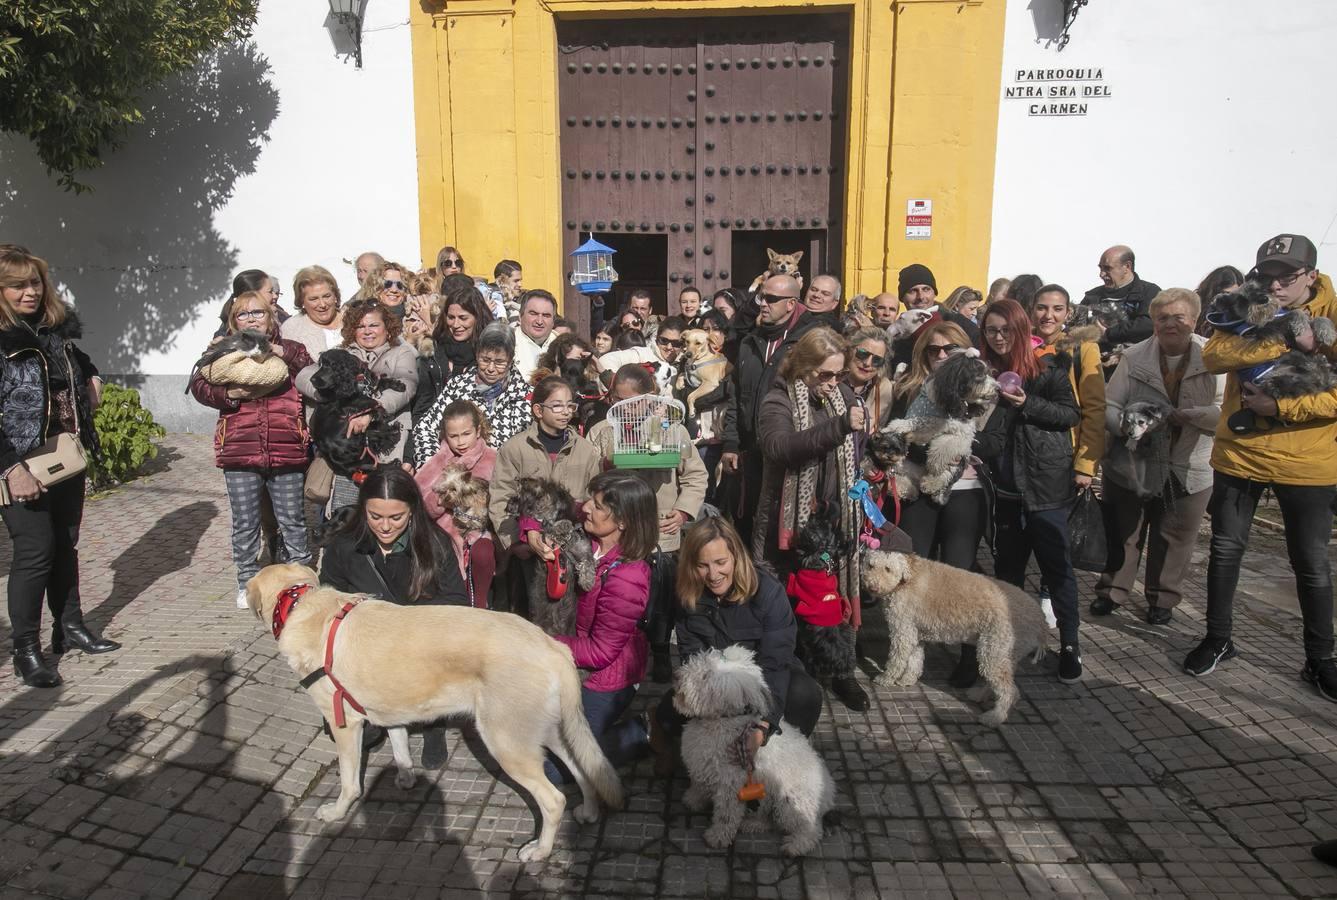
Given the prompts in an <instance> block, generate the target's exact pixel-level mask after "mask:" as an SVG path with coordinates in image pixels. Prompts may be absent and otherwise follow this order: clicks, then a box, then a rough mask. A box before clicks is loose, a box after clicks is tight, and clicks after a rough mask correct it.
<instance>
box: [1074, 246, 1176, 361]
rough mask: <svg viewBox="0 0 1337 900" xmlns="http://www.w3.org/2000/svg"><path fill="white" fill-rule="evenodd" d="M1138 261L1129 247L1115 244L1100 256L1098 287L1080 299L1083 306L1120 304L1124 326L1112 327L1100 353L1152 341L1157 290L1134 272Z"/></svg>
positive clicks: (1158, 290) (1102, 343)
mask: <svg viewBox="0 0 1337 900" xmlns="http://www.w3.org/2000/svg"><path fill="white" fill-rule="evenodd" d="M1136 265H1137V257H1136V256H1135V255H1134V254H1133V250H1132V248H1131V247H1125V246H1124V245H1123V244H1118V245H1116V246H1114V247H1111V248H1109V249H1108V250H1106V251H1105V252H1104V253H1102V254H1100V262H1099V264H1098V265H1097V268H1098V269H1099V270H1100V284H1099V286H1097V287H1093V288H1091V290H1089V291H1087V292H1086V294H1085V295H1084V296H1083V297H1082V306H1094V305H1098V304H1101V303H1119V304H1121V305H1122V306H1123V311H1124V313H1126V314H1127V316H1128V321H1127V322H1120V323H1119V324H1117V325H1111V326H1110V327H1109V328H1108V329H1106V331H1105V333H1104V334H1103V335H1102V336H1101V338H1100V349H1101V351H1103V352H1105V353H1108V352H1109V351H1111V350H1113V349H1114V348H1115V347H1117V346H1119V345H1120V344H1136V343H1139V342H1141V341H1145V340H1146V339H1147V338H1149V337H1151V332H1152V330H1153V328H1152V323H1151V301H1152V300H1155V299H1156V295H1157V294H1159V293H1160V292H1161V289H1160V286H1159V285H1156V284H1152V283H1151V282H1150V281H1143V280H1142V278H1141V277H1140V276H1139V275H1138V274H1137V271H1136Z"/></svg>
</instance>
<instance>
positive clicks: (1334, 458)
mask: <svg viewBox="0 0 1337 900" xmlns="http://www.w3.org/2000/svg"><path fill="white" fill-rule="evenodd" d="M1317 265H1318V251H1317V249H1316V248H1315V247H1314V244H1313V242H1312V241H1310V240H1309V239H1308V238H1306V237H1304V236H1302V235H1298V234H1279V235H1277V236H1276V237H1274V238H1272V239H1270V240H1268V241H1265V242H1264V243H1263V245H1262V246H1261V247H1259V248H1258V255H1257V265H1256V266H1255V268H1254V270H1253V271H1252V272H1250V273H1249V278H1251V279H1253V280H1256V281H1259V282H1261V283H1262V284H1263V285H1265V286H1266V287H1267V288H1268V289H1269V291H1270V292H1271V294H1272V297H1273V299H1275V300H1276V301H1277V303H1278V304H1280V306H1281V307H1282V308H1283V309H1304V310H1306V311H1307V312H1308V313H1309V314H1310V315H1311V316H1326V317H1328V318H1333V317H1335V316H1337V295H1334V293H1333V287H1332V280H1331V279H1330V278H1329V277H1328V276H1327V275H1322V274H1320V273H1319V271H1318V269H1317ZM1290 350H1301V351H1304V352H1320V353H1322V354H1323V355H1324V356H1326V357H1327V358H1328V360H1329V361H1330V362H1331V361H1333V360H1334V359H1337V353H1335V352H1334V348H1333V347H1331V346H1317V347H1316V346H1315V342H1314V338H1313V335H1312V334H1308V335H1306V336H1305V338H1304V339H1301V340H1299V341H1297V342H1296V346H1294V347H1291V346H1288V345H1287V344H1286V343H1284V342H1282V341H1280V340H1273V341H1258V340H1250V339H1249V338H1248V337H1242V336H1239V335H1235V334H1231V333H1228V332H1225V331H1220V330H1218V331H1216V332H1215V333H1213V335H1212V337H1211V339H1210V340H1209V341H1208V342H1207V346H1206V347H1204V348H1203V351H1202V361H1203V364H1204V365H1205V366H1206V367H1207V370H1208V371H1209V372H1212V373H1215V374H1220V373H1225V374H1226V392H1225V400H1224V402H1223V403H1222V404H1221V419H1220V424H1219V425H1218V426H1217V429H1216V438H1215V442H1214V445H1213V447H1212V469H1213V470H1214V472H1213V480H1212V496H1211V500H1210V501H1208V505H1207V512H1208V514H1209V515H1210V516H1211V517H1212V540H1211V551H1210V555H1209V557H1208V562H1207V637H1206V638H1204V639H1203V641H1202V643H1200V644H1199V645H1198V646H1197V647H1196V648H1195V649H1194V650H1193V652H1192V653H1190V654H1189V655H1188V658H1187V659H1185V660H1184V669H1185V671H1187V672H1188V673H1189V674H1190V675H1206V674H1208V673H1210V672H1211V671H1212V670H1213V669H1215V668H1216V666H1217V664H1218V663H1220V662H1224V661H1225V660H1228V659H1231V658H1232V657H1234V656H1235V655H1236V651H1235V645H1234V643H1233V642H1232V641H1231V624H1232V621H1231V611H1232V607H1233V605H1234V600H1235V588H1236V585H1237V584H1238V582H1239V572H1240V563H1241V561H1242V559H1243V557H1244V550H1245V548H1246V547H1247V546H1248V542H1249V528H1250V526H1251V525H1252V523H1253V515H1254V510H1255V509H1256V508H1257V506H1258V500H1259V497H1261V496H1262V493H1263V491H1264V489H1267V488H1270V489H1271V491H1272V495H1273V496H1274V497H1276V500H1277V504H1278V505H1279V506H1280V507H1281V517H1282V521H1283V522H1285V525H1286V549H1287V552H1288V555H1289V557H1290V561H1291V569H1292V571H1294V572H1295V588H1296V594H1297V595H1298V597H1299V600H1300V611H1301V614H1302V616H1303V618H1304V651H1305V665H1304V669H1303V670H1301V672H1300V677H1301V678H1302V679H1303V680H1305V681H1307V682H1309V683H1310V684H1312V685H1314V687H1315V688H1316V689H1317V691H1318V693H1319V695H1320V696H1322V697H1323V698H1324V699H1327V700H1330V701H1333V702H1337V663H1334V662H1333V629H1332V566H1331V564H1330V563H1329V560H1328V540H1329V537H1330V534H1331V530H1332V516H1333V501H1334V499H1337V390H1330V391H1325V392H1323V393H1320V394H1310V395H1308V396H1304V397H1293V398H1282V399H1273V398H1271V397H1269V396H1267V395H1266V394H1263V393H1262V392H1261V391H1258V390H1257V389H1256V388H1254V387H1253V385H1243V386H1241V384H1240V379H1239V376H1238V374H1236V373H1237V371H1238V370H1239V369H1244V368H1248V367H1250V366H1257V365H1261V364H1264V363H1268V362H1271V361H1272V360H1274V359H1277V358H1278V357H1280V356H1281V355H1282V354H1284V353H1286V352H1288V351H1290ZM1241 407H1246V408H1248V409H1250V410H1252V411H1253V413H1254V414H1255V415H1256V416H1259V417H1265V418H1266V419H1269V420H1273V421H1271V422H1269V423H1266V424H1267V425H1270V427H1262V428H1259V429H1257V430H1255V431H1252V432H1249V433H1246V434H1239V433H1236V432H1235V431H1233V430H1232V429H1231V428H1230V427H1229V424H1228V420H1229V418H1230V416H1231V415H1232V414H1234V413H1235V412H1237V411H1238V410H1239V409H1240V408H1241Z"/></svg>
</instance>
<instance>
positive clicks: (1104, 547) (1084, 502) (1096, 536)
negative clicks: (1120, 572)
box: [1068, 488, 1109, 572]
mask: <svg viewBox="0 0 1337 900" xmlns="http://www.w3.org/2000/svg"><path fill="white" fill-rule="evenodd" d="M1068 534H1070V535H1071V539H1070V544H1069V553H1070V555H1071V557H1072V567H1073V568H1074V569H1082V570H1083V571H1086V572H1104V571H1105V565H1106V563H1107V562H1108V561H1109V544H1108V543H1107V541H1106V538H1105V514H1104V511H1103V510H1102V509H1101V507H1100V500H1099V499H1098V498H1097V497H1096V494H1095V491H1093V490H1091V489H1090V488H1085V489H1083V491H1082V492H1081V493H1080V494H1078V495H1077V501H1076V502H1075V503H1073V505H1072V510H1071V511H1070V512H1069V513H1068Z"/></svg>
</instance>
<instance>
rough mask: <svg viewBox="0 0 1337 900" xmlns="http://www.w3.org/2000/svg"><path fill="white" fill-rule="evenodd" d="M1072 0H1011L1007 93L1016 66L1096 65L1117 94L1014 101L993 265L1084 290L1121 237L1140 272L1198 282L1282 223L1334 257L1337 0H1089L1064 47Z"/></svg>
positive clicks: (1007, 117) (1161, 279) (996, 271)
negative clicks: (1073, 103)
mask: <svg viewBox="0 0 1337 900" xmlns="http://www.w3.org/2000/svg"><path fill="white" fill-rule="evenodd" d="M1060 7H1061V3H1060V0H1010V2H1009V3H1008V8H1007V25H1006V36H1005V42H1004V52H1003V89H1004V92H1006V89H1007V87H1009V86H1011V85H1013V84H1015V79H1016V72H1017V70H1018V69H1039V68H1043V69H1052V68H1060V67H1061V68H1065V69H1067V68H1092V67H1099V68H1101V69H1103V74H1104V83H1105V84H1107V85H1108V86H1109V90H1110V97H1109V98H1107V99H1106V98H1097V99H1093V100H1091V101H1089V105H1088V112H1087V115H1085V116H1071V117H1063V118H1058V117H1053V118H1043V117H1032V116H1029V115H1028V114H1027V113H1028V106H1029V103H1030V101H1026V100H1016V99H1013V100H1009V99H1006V96H1005V97H1004V99H1003V100H1002V101H1001V109H1000V113H999V128H998V157H997V175H996V182H995V187H994V206H993V243H992V257H991V262H990V267H989V272H990V276H991V277H998V276H1007V277H1011V276H1013V275H1017V274H1020V273H1022V272H1035V273H1037V274H1039V275H1040V276H1041V277H1042V278H1045V279H1046V280H1049V281H1057V282H1058V283H1060V284H1063V285H1064V286H1066V287H1067V288H1069V290H1070V291H1072V292H1073V293H1075V294H1077V295H1079V296H1080V293H1081V292H1082V291H1084V290H1086V289H1088V288H1090V287H1094V286H1095V285H1097V284H1099V278H1098V276H1097V272H1096V261H1097V259H1098V257H1099V255H1100V253H1101V251H1102V250H1104V249H1105V248H1106V247H1108V246H1110V245H1111V244H1118V243H1126V244H1129V245H1130V246H1132V248H1133V249H1134V251H1135V252H1136V253H1137V268H1138V273H1139V274H1140V275H1142V277H1144V278H1146V279H1148V280H1150V281H1153V282H1156V283H1157V284H1159V285H1161V286H1162V287H1171V286H1179V287H1190V288H1192V287H1196V286H1197V284H1198V282H1199V280H1201V278H1202V277H1203V276H1204V275H1205V274H1206V273H1207V272H1209V271H1210V270H1211V269H1213V268H1215V267H1216V266H1219V265H1225V264H1233V265H1236V266H1238V267H1239V268H1241V269H1242V270H1245V271H1247V270H1248V269H1249V267H1250V266H1252V265H1253V261H1254V253H1255V251H1256V250H1257V248H1258V245H1259V244H1261V243H1262V242H1263V241H1264V240H1266V239H1267V238H1268V237H1271V236H1272V235H1274V234H1277V233H1280V232H1296V233H1300V234H1305V235H1307V236H1309V237H1310V238H1311V239H1312V240H1313V241H1314V242H1315V243H1316V244H1317V245H1318V248H1319V265H1320V267H1321V268H1322V267H1324V265H1325V263H1326V266H1327V268H1329V269H1332V270H1337V226H1335V225H1334V221H1335V220H1337V167H1334V166H1333V164H1332V158H1333V152H1334V148H1335V147H1337V106H1335V105H1334V103H1333V100H1332V97H1331V90H1332V86H1333V85H1334V84H1337V55H1334V52H1333V51H1334V48H1335V47H1337V3H1334V2H1332V0H1277V2H1270V3H1258V2H1255V0H1172V2H1171V0H1092V2H1091V3H1090V4H1089V5H1087V6H1086V7H1085V8H1083V9H1082V10H1081V12H1080V14H1079V15H1078V17H1077V21H1076V24H1075V25H1074V27H1073V28H1072V31H1071V42H1070V43H1069V44H1068V46H1067V48H1066V49H1065V50H1064V51H1063V52H1061V53H1059V52H1057V50H1056V49H1054V48H1053V47H1052V46H1048V47H1047V46H1046V43H1049V42H1048V41H1046V40H1045V39H1044V37H1041V36H1045V35H1051V34H1053V33H1054V30H1055V28H1056V19H1057V17H1058V16H1059V15H1060V14H1059V12H1058V10H1059V8H1060ZM1037 35H1041V36H1037ZM981 287H983V285H982V286H981Z"/></svg>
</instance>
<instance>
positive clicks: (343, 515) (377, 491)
mask: <svg viewBox="0 0 1337 900" xmlns="http://www.w3.org/2000/svg"><path fill="white" fill-rule="evenodd" d="M369 500H398V501H400V502H401V503H404V504H407V506H408V508H409V524H408V528H407V529H406V530H405V532H404V533H405V534H406V535H408V539H409V546H408V551H409V562H410V565H411V568H410V575H409V596H408V597H386V598H385V599H386V600H389V601H391V602H393V603H403V602H408V603H415V602H417V601H418V600H421V599H423V598H424V597H427V596H429V595H430V594H431V593H432V591H433V590H435V589H436V588H438V587H439V585H437V583H436V572H437V569H438V567H439V566H440V565H441V564H442V562H443V561H442V558H441V549H440V545H439V544H438V543H437V542H436V540H435V538H434V536H433V532H434V531H435V530H436V523H434V522H433V521H432V520H431V518H430V517H429V516H428V515H427V507H426V506H424V505H423V502H422V493H421V492H420V491H419V490H418V485H417V483H416V482H415V481H414V480H413V476H411V475H409V474H408V473H407V472H405V471H404V470H403V469H402V468H400V466H399V463H398V462H393V463H386V464H383V465H379V466H377V467H376V468H374V469H372V470H371V471H370V472H368V473H367V477H366V480H365V481H363V482H362V486H361V487H360V488H358V492H357V503H356V504H354V505H353V506H345V507H344V508H343V509H340V510H339V511H338V512H336V513H335V514H334V517H333V518H331V519H330V521H329V523H328V524H327V525H325V526H324V527H323V528H322V529H321V530H320V534H319V536H318V537H317V538H316V545H317V546H321V547H325V546H328V545H329V544H331V543H333V541H334V540H335V539H337V538H338V537H340V536H343V535H346V536H348V537H350V538H351V539H352V540H353V542H354V543H357V544H360V543H362V542H364V541H373V542H375V540H376V536H375V535H374V534H372V532H371V528H370V527H369V526H368V525H367V501H369Z"/></svg>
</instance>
